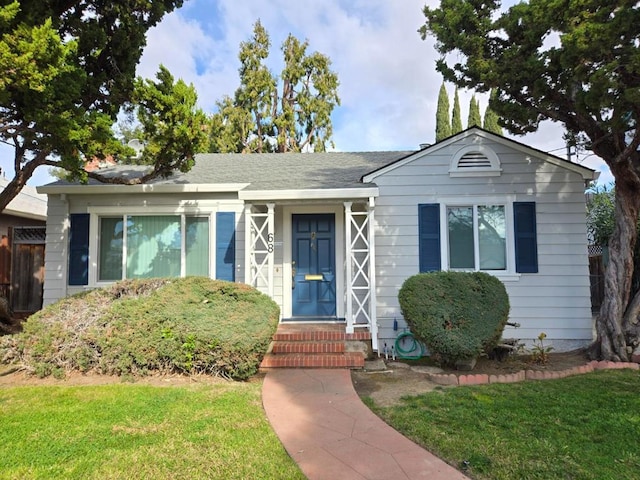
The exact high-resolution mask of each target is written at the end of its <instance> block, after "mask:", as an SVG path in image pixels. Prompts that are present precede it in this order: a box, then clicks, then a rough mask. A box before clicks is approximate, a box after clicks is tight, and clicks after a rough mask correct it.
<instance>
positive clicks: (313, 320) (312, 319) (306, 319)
mask: <svg viewBox="0 0 640 480" xmlns="http://www.w3.org/2000/svg"><path fill="white" fill-rule="evenodd" d="M280 323H346V322H345V319H344V318H336V317H328V318H327V317H292V318H283V319H282V320H280Z"/></svg>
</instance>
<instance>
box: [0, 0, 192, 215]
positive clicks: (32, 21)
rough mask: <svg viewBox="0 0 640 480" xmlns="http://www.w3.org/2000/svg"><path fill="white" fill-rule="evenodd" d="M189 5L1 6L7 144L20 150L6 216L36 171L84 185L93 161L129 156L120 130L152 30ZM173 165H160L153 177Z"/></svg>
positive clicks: (0, 90) (82, 2) (1, 116)
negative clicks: (116, 126)
mask: <svg viewBox="0 0 640 480" xmlns="http://www.w3.org/2000/svg"><path fill="white" fill-rule="evenodd" d="M181 5H182V0H158V1H153V2H140V1H138V2H124V1H115V2H91V1H88V0H78V1H73V2H59V1H55V0H21V1H19V2H18V1H13V2H4V3H3V5H2V6H0V141H3V142H5V143H8V144H9V145H12V146H13V147H14V152H15V156H14V161H13V166H14V169H15V172H16V173H15V176H14V178H13V179H12V180H11V181H10V182H9V184H8V185H7V187H6V188H5V189H4V190H3V191H2V192H1V193H0V211H2V210H3V209H4V208H5V207H6V205H7V204H8V203H9V202H10V201H11V199H12V198H13V197H15V196H16V195H17V194H18V193H19V192H20V190H21V189H22V187H23V186H24V185H25V184H26V182H27V180H29V178H31V176H32V175H33V172H34V170H35V169H36V168H37V167H40V166H42V165H47V166H50V167H58V168H62V169H64V170H65V171H67V172H68V174H69V176H70V177H71V178H81V179H84V178H86V175H87V174H86V173H85V172H84V170H83V167H84V162H85V160H86V159H87V158H93V157H96V156H97V157H100V158H104V157H105V156H107V155H117V154H125V153H127V152H128V151H129V150H128V149H127V148H126V147H124V146H123V145H122V143H120V142H119V141H118V140H117V139H116V138H115V137H114V135H113V132H112V129H111V126H112V125H113V123H114V122H115V119H116V115H117V114H118V112H119V111H120V109H121V107H122V106H123V105H124V104H125V103H127V102H129V101H131V99H132V94H133V90H134V80H135V69H136V66H137V64H138V62H139V60H140V56H141V54H142V49H143V47H144V45H145V42H146V32H147V30H148V29H149V28H151V27H153V26H154V25H156V24H157V23H158V22H159V21H160V20H161V19H162V17H163V16H164V15H165V14H166V13H169V12H171V11H173V10H174V9H175V8H178V7H180V6H181ZM177 145H178V146H179V145H184V142H182V141H178V142H177ZM172 148H173V147H172ZM174 151H175V150H174ZM181 158H182V159H183V160H184V163H181V165H180V166H182V165H184V166H188V165H189V162H190V152H186V154H184V155H181ZM173 166H175V165H164V164H162V165H158V168H155V169H154V174H156V175H162V174H164V173H165V172H167V171H168V170H169V169H170V168H172V167H173ZM89 176H93V174H89ZM120 180H121V181H122V180H123V179H120ZM132 182H137V181H134V180H129V181H128V183H132Z"/></svg>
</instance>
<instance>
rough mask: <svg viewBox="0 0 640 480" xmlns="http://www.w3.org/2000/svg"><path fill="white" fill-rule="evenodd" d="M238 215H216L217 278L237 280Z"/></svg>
mask: <svg viewBox="0 0 640 480" xmlns="http://www.w3.org/2000/svg"><path fill="white" fill-rule="evenodd" d="M235 263H236V214H235V213H233V212H217V213H216V278H217V279H218V280H228V281H230V282H233V281H235V279H236V269H235Z"/></svg>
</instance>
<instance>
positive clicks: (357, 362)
mask: <svg viewBox="0 0 640 480" xmlns="http://www.w3.org/2000/svg"><path fill="white" fill-rule="evenodd" d="M363 366H364V357H363V356H362V355H358V354H348V353H345V354H299V353H293V354H281V355H267V356H266V357H265V358H264V359H263V361H262V364H261V365H260V368H362V367H363Z"/></svg>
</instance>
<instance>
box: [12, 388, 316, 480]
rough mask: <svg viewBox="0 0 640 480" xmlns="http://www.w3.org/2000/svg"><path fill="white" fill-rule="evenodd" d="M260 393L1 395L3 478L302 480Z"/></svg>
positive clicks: (35, 391) (43, 391)
mask: <svg viewBox="0 0 640 480" xmlns="http://www.w3.org/2000/svg"><path fill="white" fill-rule="evenodd" d="M260 388H261V383H260V382H252V383H238V382H227V383H219V384H218V383H216V384H213V385H189V386H181V387H174V386H167V387H163V386H149V385H135V384H114V385H103V386H33V387H8V388H7V387H4V388H0V478H1V479H33V478H64V479H92V478H93V479H104V478H109V479H133V478H140V479H142V478H149V479H151V478H152V479H172V480H173V479H230V478H238V479H241V478H247V479H249V478H250V479H274V478H287V479H303V478H304V476H303V475H302V473H300V471H299V469H298V467H297V466H296V465H295V463H294V462H293V461H292V460H291V459H290V458H289V456H288V455H287V453H286V452H285V450H284V448H283V447H282V445H281V444H280V441H279V440H278V438H277V437H276V436H275V434H274V433H273V431H272V430H271V428H270V426H269V424H268V422H267V420H266V418H265V415H264V411H263V410H262V405H261V402H260Z"/></svg>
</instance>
